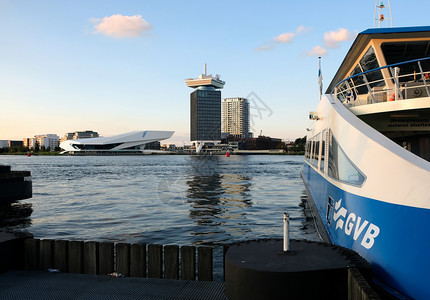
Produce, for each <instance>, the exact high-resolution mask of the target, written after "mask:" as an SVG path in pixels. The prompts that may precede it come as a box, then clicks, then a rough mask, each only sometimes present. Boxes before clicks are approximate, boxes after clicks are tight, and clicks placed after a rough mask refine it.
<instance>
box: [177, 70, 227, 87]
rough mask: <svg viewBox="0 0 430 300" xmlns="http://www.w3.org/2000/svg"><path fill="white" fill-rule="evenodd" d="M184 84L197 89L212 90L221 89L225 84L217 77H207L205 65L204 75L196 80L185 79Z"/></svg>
mask: <svg viewBox="0 0 430 300" xmlns="http://www.w3.org/2000/svg"><path fill="white" fill-rule="evenodd" d="M185 83H186V84H187V86H188V87H190V88H194V89H198V88H213V89H222V88H223V87H224V85H225V82H224V81H222V80H221V79H220V76H219V75H215V77H213V76H212V75H211V74H210V75H207V66H206V64H205V69H204V74H200V76H199V77H198V78H188V79H185Z"/></svg>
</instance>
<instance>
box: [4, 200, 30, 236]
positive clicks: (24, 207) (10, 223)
mask: <svg viewBox="0 0 430 300" xmlns="http://www.w3.org/2000/svg"><path fill="white" fill-rule="evenodd" d="M32 213H33V205H32V204H31V203H22V202H16V203H11V204H8V205H2V206H0V227H1V228H2V229H3V230H11V229H22V228H26V227H29V226H30V225H31V219H30V216H31V214H32Z"/></svg>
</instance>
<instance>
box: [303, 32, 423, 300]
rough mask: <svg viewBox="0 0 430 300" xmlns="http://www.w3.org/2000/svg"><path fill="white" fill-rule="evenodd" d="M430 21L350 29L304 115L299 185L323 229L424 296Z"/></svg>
mask: <svg viewBox="0 0 430 300" xmlns="http://www.w3.org/2000/svg"><path fill="white" fill-rule="evenodd" d="M429 73H430V27H408V28H384V29H381V28H378V29H369V30H366V31H364V32H362V33H360V34H358V36H357V37H356V39H355V41H354V43H353V45H352V46H351V49H350V50H349V52H348V53H347V55H346V57H345V59H344V60H343V62H342V64H341V66H340V68H339V70H338V71H337V73H336V75H335V76H334V78H333V80H332V82H331V83H330V85H329V87H328V89H327V92H326V94H325V95H323V96H322V97H321V100H320V102H319V105H318V107H317V109H316V111H315V112H311V113H310V114H309V117H310V119H311V120H312V123H313V124H312V127H311V128H309V129H308V135H307V144H306V154H305V162H304V166H303V170H302V173H301V176H302V178H303V181H304V183H305V186H306V189H307V193H308V196H309V199H310V201H309V203H310V205H311V208H312V211H313V213H314V217H315V219H316V224H317V227H318V231H319V233H320V235H321V237H322V238H323V239H324V240H325V241H328V242H331V243H333V244H337V245H341V246H344V247H347V248H351V249H353V250H355V251H357V252H358V253H359V254H360V255H362V256H363V257H364V258H365V259H366V260H368V261H369V262H370V263H371V264H372V266H373V274H374V282H375V283H376V284H377V285H379V286H380V287H383V288H384V289H385V290H387V291H389V292H390V293H391V294H392V295H395V296H396V297H399V298H415V299H430V287H429V280H428V278H429V275H430V256H429V253H430V162H429V160H430V97H429V96H430V76H429Z"/></svg>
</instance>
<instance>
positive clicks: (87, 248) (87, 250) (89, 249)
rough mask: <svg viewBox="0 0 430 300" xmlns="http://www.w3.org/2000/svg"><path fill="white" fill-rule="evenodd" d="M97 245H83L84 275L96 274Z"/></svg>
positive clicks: (89, 243)
mask: <svg viewBox="0 0 430 300" xmlns="http://www.w3.org/2000/svg"><path fill="white" fill-rule="evenodd" d="M97 261H98V243H97V242H85V243H84V274H94V275H95V274H97V271H98V270H97V265H98V264H97Z"/></svg>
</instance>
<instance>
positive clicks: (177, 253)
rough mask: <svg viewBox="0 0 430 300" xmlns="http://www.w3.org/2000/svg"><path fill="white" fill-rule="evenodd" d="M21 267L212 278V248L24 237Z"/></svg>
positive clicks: (194, 278) (77, 271) (154, 276)
mask: <svg viewBox="0 0 430 300" xmlns="http://www.w3.org/2000/svg"><path fill="white" fill-rule="evenodd" d="M24 247H25V268H26V269H27V270H45V271H46V270H51V271H60V272H65V273H80V274H99V275H107V274H114V275H115V276H117V275H119V274H121V275H123V276H127V277H128V276H130V277H147V278H165V279H181V280H198V281H212V280H213V258H212V257H213V249H212V247H207V246H199V247H195V246H181V247H180V246H177V245H164V246H163V245H157V244H148V245H146V244H126V243H116V244H115V243H106V242H94V241H85V242H84V241H66V240H50V239H33V238H31V239H26V240H25V241H24Z"/></svg>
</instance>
